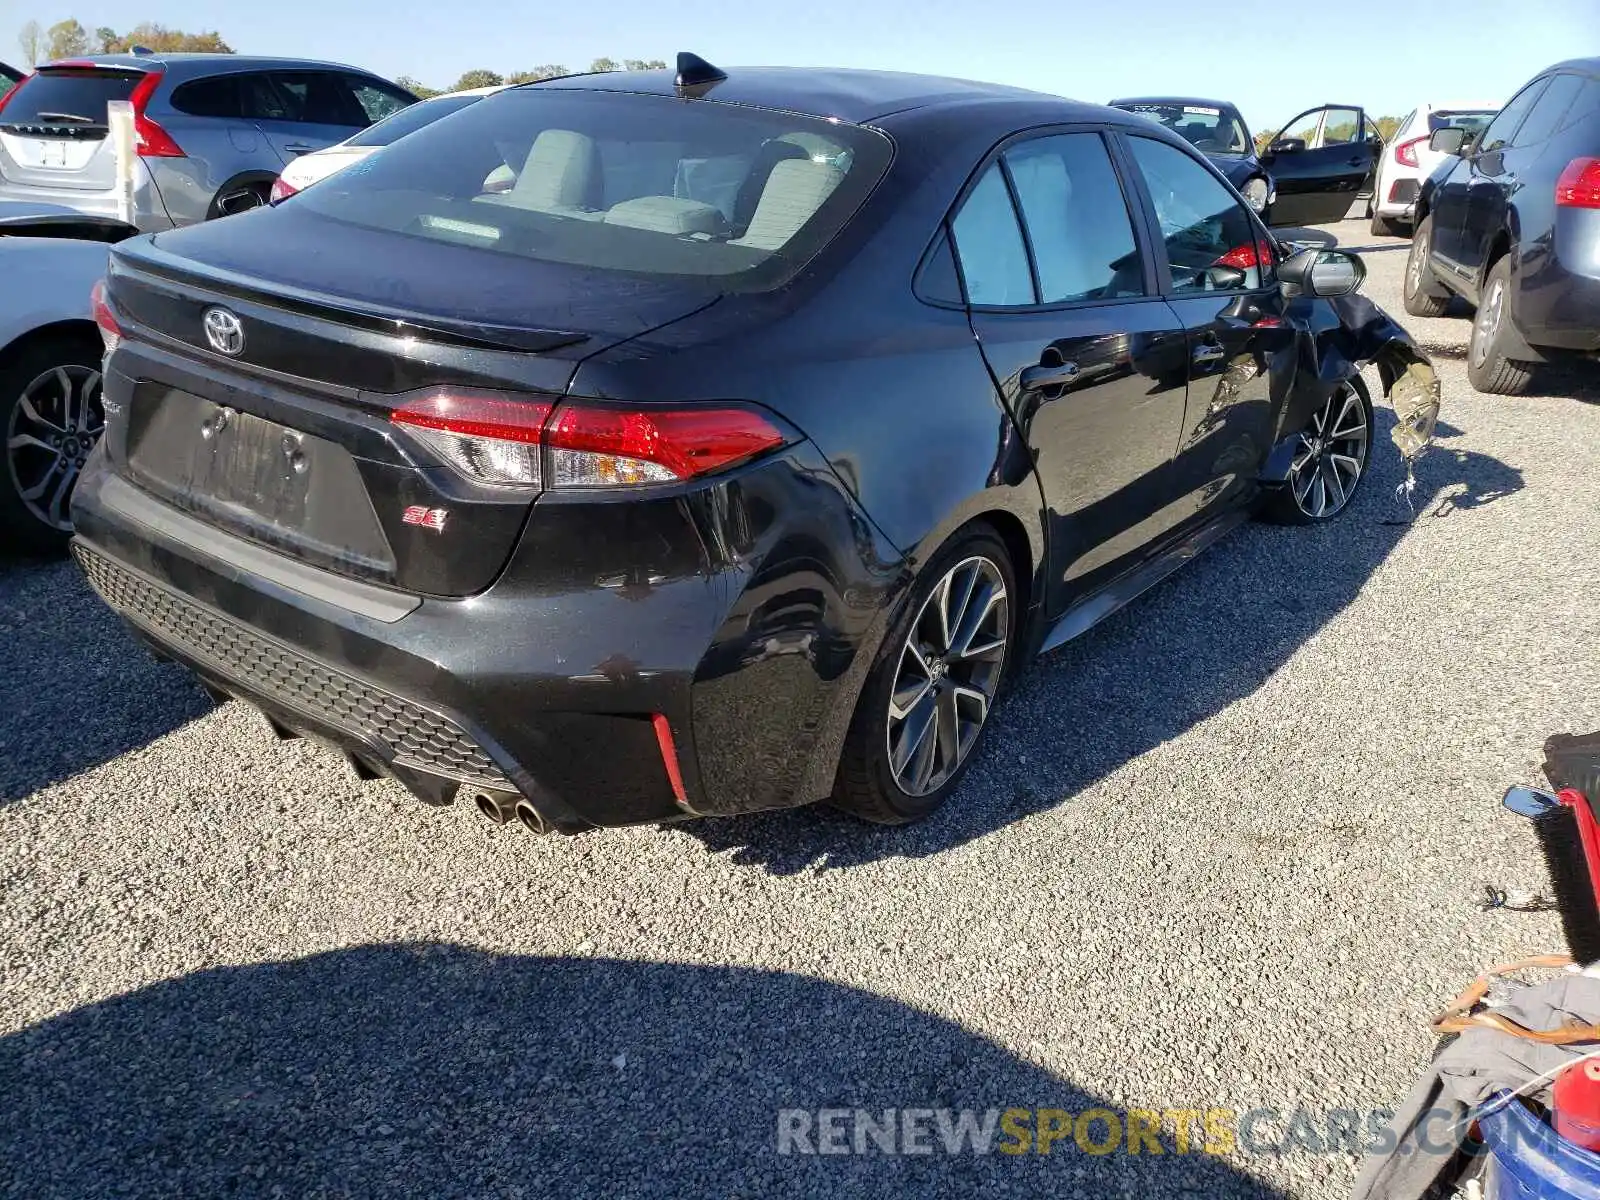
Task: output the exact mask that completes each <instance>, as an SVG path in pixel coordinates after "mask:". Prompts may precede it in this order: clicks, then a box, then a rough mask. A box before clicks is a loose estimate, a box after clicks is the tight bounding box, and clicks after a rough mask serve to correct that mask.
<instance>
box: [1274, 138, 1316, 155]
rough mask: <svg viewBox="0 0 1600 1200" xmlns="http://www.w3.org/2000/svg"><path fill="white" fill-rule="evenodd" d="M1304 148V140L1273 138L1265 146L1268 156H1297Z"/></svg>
mask: <svg viewBox="0 0 1600 1200" xmlns="http://www.w3.org/2000/svg"><path fill="white" fill-rule="evenodd" d="M1305 148H1306V140H1305V138H1293V137H1290V138H1274V139H1273V140H1272V141H1271V142H1269V143H1268V144H1267V153H1268V154H1299V153H1300V151H1302V150H1304V149H1305Z"/></svg>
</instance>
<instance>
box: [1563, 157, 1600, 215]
mask: <svg viewBox="0 0 1600 1200" xmlns="http://www.w3.org/2000/svg"><path fill="white" fill-rule="evenodd" d="M1556 206H1557V207H1558V208H1600V158H1575V159H1573V160H1572V161H1571V162H1569V163H1568V164H1567V169H1566V170H1564V171H1562V172H1561V178H1560V179H1557V180H1556Z"/></svg>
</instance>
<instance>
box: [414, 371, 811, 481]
mask: <svg viewBox="0 0 1600 1200" xmlns="http://www.w3.org/2000/svg"><path fill="white" fill-rule="evenodd" d="M389 419H390V420H391V421H392V422H393V423H394V424H396V425H399V426H401V427H403V428H404V429H405V430H406V431H407V433H409V434H410V435H411V436H412V437H414V438H416V439H417V440H419V441H421V442H423V443H424V444H426V445H427V446H429V447H431V448H432V449H433V450H434V451H435V452H436V453H437V454H439V455H440V457H442V458H443V459H444V460H445V462H447V463H449V464H450V466H451V467H453V468H454V469H455V470H456V471H457V472H459V473H460V474H462V475H464V476H466V477H467V478H468V479H471V480H474V481H475V482H478V483H487V484H495V485H500V486H510V487H541V486H543V487H553V488H570V487H629V486H634V485H638V484H651V483H672V482H675V481H677V480H681V479H692V478H694V477H696V476H699V475H705V474H708V473H710V472H712V471H719V470H722V469H724V468H726V467H730V466H733V465H735V464H737V463H740V462H744V461H745V460H747V459H750V458H754V457H756V456H757V455H759V454H764V453H766V452H767V451H769V450H774V449H776V448H777V447H779V446H782V445H783V444H784V443H785V442H787V441H788V438H787V436H786V435H785V434H784V432H783V431H782V430H780V429H779V428H778V427H777V426H776V425H774V424H773V423H772V422H771V421H769V420H767V419H766V418H765V417H763V416H762V415H761V414H760V413H758V412H756V411H754V410H753V409H749V408H743V407H738V406H735V405H720V406H717V407H714V408H713V407H705V408H662V409H629V408H618V407H614V406H611V405H600V404H590V403H583V402H572V401H567V402H563V403H561V404H554V403H552V402H550V401H546V400H535V399H518V398H514V397H511V396H507V395H504V394H499V393H463V392H452V391H444V390H442V391H434V392H429V393H427V394H425V395H422V396H419V397H417V398H415V399H413V400H410V401H407V402H406V403H404V404H402V405H401V406H400V407H399V408H397V409H395V410H394V411H393V412H392V413H391V414H390V418H389Z"/></svg>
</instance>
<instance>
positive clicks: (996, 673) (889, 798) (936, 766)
mask: <svg viewBox="0 0 1600 1200" xmlns="http://www.w3.org/2000/svg"><path fill="white" fill-rule="evenodd" d="M1017 599H1018V592H1017V587H1016V579H1015V576H1014V574H1013V570H1012V566H1011V560H1010V557H1009V556H1008V555H1007V553H1006V548H1005V544H1004V543H1003V542H1002V541H1001V540H1000V538H999V537H998V536H997V535H996V534H995V533H994V531H993V530H992V529H990V528H989V527H988V526H987V525H976V526H972V527H971V528H970V529H969V531H968V532H966V533H964V534H958V535H956V537H954V538H952V539H951V540H950V541H949V542H948V543H947V544H946V545H945V546H944V548H943V549H941V550H940V551H939V553H938V554H936V555H935V556H934V558H933V560H932V561H931V562H929V563H928V565H927V566H926V567H924V568H923V570H922V572H921V574H920V575H919V576H918V577H917V581H916V583H915V584H913V586H912V589H911V594H910V595H909V596H908V597H907V598H906V603H905V606H904V608H903V609H902V611H901V613H900V615H899V617H898V618H897V619H896V620H895V622H894V624H893V626H892V627H891V628H890V630H889V633H888V636H887V637H885V638H884V641H883V646H882V648H881V649H880V650H879V652H878V658H877V661H876V662H875V663H874V665H873V668H872V673H871V674H870V675H869V676H868V677H867V682H866V686H865V687H863V688H862V689H861V698H860V699H859V700H858V701H857V702H856V712H855V716H854V718H853V719H852V720H851V723H850V731H849V733H848V735H847V736H846V738H845V745H844V752H843V754H842V756H841V757H840V760H839V774H838V777H837V779H836V781H835V784H834V791H833V796H832V797H831V803H832V804H833V805H834V807H836V808H840V809H843V810H844V811H845V812H848V813H851V814H853V815H855V816H857V817H860V818H862V819H863V820H866V821H871V822H873V823H875V824H878V825H905V824H908V823H909V822H911V821H917V820H920V819H922V818H923V817H926V816H928V815H929V814H930V813H932V812H933V811H934V810H935V809H937V808H938V807H939V806H940V805H941V804H943V803H944V802H945V800H947V799H948V798H949V797H950V794H951V793H952V792H954V791H955V789H956V788H957V786H959V784H960V783H961V778H962V776H963V775H965V774H966V770H967V767H968V766H969V765H971V763H972V759H973V754H974V752H975V751H976V750H977V747H978V744H979V743H980V742H981V740H982V737H983V733H984V731H985V730H986V729H987V728H988V717H989V714H990V713H991V712H992V711H993V708H994V704H995V701H996V699H997V698H998V694H999V689H1000V685H1001V683H1002V681H1003V680H1004V678H1005V673H1006V670H1007V668H1008V667H1009V666H1010V663H1011V654H1012V650H1013V648H1014V646H1015V643H1016V631H1017V624H1018V621H1019V620H1020V618H1021V615H1022V614H1021V610H1020V609H1019V608H1018V607H1017V604H1016V602H1017ZM947 631H948V632H947Z"/></svg>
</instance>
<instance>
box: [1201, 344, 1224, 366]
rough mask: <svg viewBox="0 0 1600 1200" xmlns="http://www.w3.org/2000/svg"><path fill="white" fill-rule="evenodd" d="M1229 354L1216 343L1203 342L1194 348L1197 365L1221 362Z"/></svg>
mask: <svg viewBox="0 0 1600 1200" xmlns="http://www.w3.org/2000/svg"><path fill="white" fill-rule="evenodd" d="M1227 353H1228V352H1227V351H1226V350H1224V349H1223V348H1222V347H1221V346H1220V345H1218V344H1217V343H1216V342H1201V343H1200V345H1198V346H1196V347H1195V348H1194V361H1195V362H1196V363H1214V362H1218V361H1220V360H1221V359H1222V358H1223V356H1224V355H1226V354H1227Z"/></svg>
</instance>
